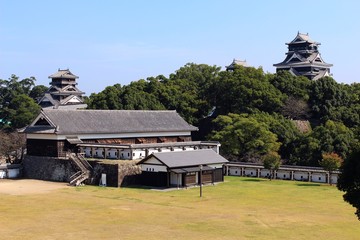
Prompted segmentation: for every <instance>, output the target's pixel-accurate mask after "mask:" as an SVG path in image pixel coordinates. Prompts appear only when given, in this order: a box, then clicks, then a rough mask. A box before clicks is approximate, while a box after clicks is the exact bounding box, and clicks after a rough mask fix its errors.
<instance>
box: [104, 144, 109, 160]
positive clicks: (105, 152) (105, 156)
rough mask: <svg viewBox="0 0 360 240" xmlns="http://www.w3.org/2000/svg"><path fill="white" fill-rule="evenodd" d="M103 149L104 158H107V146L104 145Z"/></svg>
mask: <svg viewBox="0 0 360 240" xmlns="http://www.w3.org/2000/svg"><path fill="white" fill-rule="evenodd" d="M103 150H104V151H103V152H104V158H105V159H106V158H107V154H108V148H107V147H104V149H103Z"/></svg>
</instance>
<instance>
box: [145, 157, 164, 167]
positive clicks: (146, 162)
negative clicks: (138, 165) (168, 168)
mask: <svg viewBox="0 0 360 240" xmlns="http://www.w3.org/2000/svg"><path fill="white" fill-rule="evenodd" d="M142 164H155V165H164V164H163V163H162V162H160V161H159V160H158V159H156V158H155V157H154V156H152V157H150V158H149V159H147V160H145V161H144V162H142Z"/></svg>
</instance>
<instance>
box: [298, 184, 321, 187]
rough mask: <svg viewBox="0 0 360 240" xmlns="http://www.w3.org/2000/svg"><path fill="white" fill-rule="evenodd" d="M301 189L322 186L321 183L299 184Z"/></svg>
mask: <svg viewBox="0 0 360 240" xmlns="http://www.w3.org/2000/svg"><path fill="white" fill-rule="evenodd" d="M296 185H297V186H299V187H319V186H321V184H319V183H298V184H296Z"/></svg>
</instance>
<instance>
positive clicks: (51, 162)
mask: <svg viewBox="0 0 360 240" xmlns="http://www.w3.org/2000/svg"><path fill="white" fill-rule="evenodd" d="M89 163H90V165H91V166H92V167H93V175H92V178H91V179H90V181H89V182H88V184H91V185H99V182H100V178H101V174H102V173H105V174H106V185H107V186H109V187H121V186H126V185H129V184H136V183H137V177H136V175H137V174H140V173H141V170H140V168H139V167H138V166H136V165H135V163H116V162H111V163H104V162H101V161H89ZM77 171H78V169H77V168H76V166H74V165H73V164H72V161H71V160H69V159H63V158H54V157H37V156H25V158H24V159H23V177H25V178H31V179H40V180H47V181H56V182H69V179H70V176H72V175H73V174H74V173H76V172H77Z"/></svg>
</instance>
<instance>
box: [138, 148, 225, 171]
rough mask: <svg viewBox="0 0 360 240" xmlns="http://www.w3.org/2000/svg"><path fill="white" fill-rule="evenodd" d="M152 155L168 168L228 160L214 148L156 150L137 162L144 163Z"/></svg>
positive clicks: (218, 162) (219, 162)
mask: <svg viewBox="0 0 360 240" xmlns="http://www.w3.org/2000/svg"><path fill="white" fill-rule="evenodd" d="M152 156H154V157H155V158H157V159H158V160H159V161H161V162H162V163H163V164H165V165H166V166H167V167H169V168H179V167H190V166H199V165H208V164H221V163H227V162H228V160H226V159H225V158H223V157H222V156H221V155H219V154H217V153H216V152H215V151H214V150H211V149H205V150H193V151H180V152H158V153H153V154H151V155H149V156H148V157H147V158H145V159H143V160H141V161H140V162H139V163H138V164H142V163H146V161H147V160H148V159H149V158H151V157H152Z"/></svg>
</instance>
